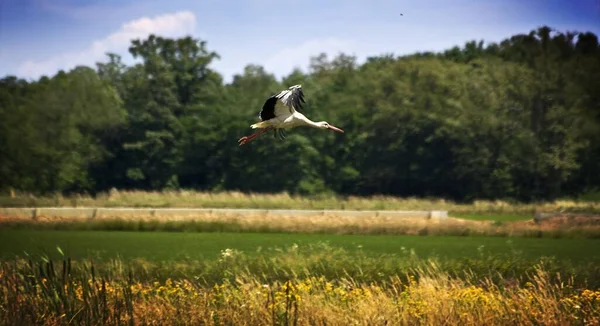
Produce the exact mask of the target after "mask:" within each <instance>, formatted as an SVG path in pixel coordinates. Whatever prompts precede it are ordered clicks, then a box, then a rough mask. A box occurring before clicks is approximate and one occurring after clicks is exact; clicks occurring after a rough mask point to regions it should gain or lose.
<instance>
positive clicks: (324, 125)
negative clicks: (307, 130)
mask: <svg viewBox="0 0 600 326" xmlns="http://www.w3.org/2000/svg"><path fill="white" fill-rule="evenodd" d="M317 126H318V127H319V129H330V130H333V131H337V132H339V133H342V134H343V133H344V131H343V130H342V129H340V128H338V127H336V126H332V125H330V124H329V123H328V122H327V121H320V122H317Z"/></svg>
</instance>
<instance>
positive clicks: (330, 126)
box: [327, 125, 344, 134]
mask: <svg viewBox="0 0 600 326" xmlns="http://www.w3.org/2000/svg"><path fill="white" fill-rule="evenodd" d="M327 128H329V129H331V130H333V131H337V132H339V133H342V134H343V133H344V131H343V130H342V129H340V128H338V127H334V126H332V125H329V126H328V127H327Z"/></svg>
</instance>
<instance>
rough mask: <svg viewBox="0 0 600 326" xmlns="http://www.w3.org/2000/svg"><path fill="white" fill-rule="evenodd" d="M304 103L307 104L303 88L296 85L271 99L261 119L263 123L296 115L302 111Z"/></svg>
mask: <svg viewBox="0 0 600 326" xmlns="http://www.w3.org/2000/svg"><path fill="white" fill-rule="evenodd" d="M303 103H306V102H305V101H304V92H302V86H301V85H294V86H291V87H290V88H288V89H285V90H283V91H281V92H279V94H276V95H273V96H271V97H269V98H268V99H267V100H266V101H265V104H264V105H263V108H262V110H261V111H260V113H259V117H260V119H261V120H262V121H266V120H270V119H273V118H275V117H283V116H288V115H291V114H294V112H295V111H296V110H298V111H300V110H302V108H303V107H302V104H303Z"/></svg>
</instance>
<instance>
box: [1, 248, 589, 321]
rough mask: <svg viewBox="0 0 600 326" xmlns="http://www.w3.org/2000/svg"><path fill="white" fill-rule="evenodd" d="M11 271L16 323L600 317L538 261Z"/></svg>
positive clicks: (4, 312) (4, 277)
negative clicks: (379, 267) (203, 270)
mask: <svg viewBox="0 0 600 326" xmlns="http://www.w3.org/2000/svg"><path fill="white" fill-rule="evenodd" d="M226 258H227V256H226V255H224V256H223V259H225V260H226ZM13 272H15V270H14V269H11V268H10V267H4V268H3V269H2V271H0V279H1V281H0V308H1V309H0V320H1V321H2V322H3V323H5V324H10V325H14V324H22V323H25V324H34V323H35V324H43V325H67V324H72V323H75V324H81V323H85V324H89V325H97V324H127V323H129V324H133V325H174V324H177V325H222V324H227V325H265V324H276V325H356V324H359V325H372V324H373V325H417V324H419V325H420V324H425V325H508V324H511V325H512V324H519V325H580V324H583V325H599V324H600V291H596V290H590V289H574V288H573V287H572V286H571V284H570V282H569V280H563V281H559V282H557V281H553V280H552V278H551V276H550V275H549V274H548V273H546V272H545V271H544V270H543V269H542V268H540V267H538V268H537V270H536V274H535V275H533V278H532V282H528V283H527V284H526V285H525V286H524V287H520V286H508V287H499V286H496V285H494V284H493V283H492V282H489V281H487V280H486V279H483V280H479V281H478V282H472V281H465V280H460V279H456V278H451V277H450V276H448V275H446V274H444V273H442V272H440V271H438V270H436V266H435V265H432V266H430V267H429V268H428V270H426V271H422V275H421V277H419V278H418V279H415V278H413V277H409V278H408V280H406V279H404V278H399V277H394V276H392V277H391V278H390V279H389V281H386V282H379V283H378V282H371V283H360V282H356V281H354V280H352V279H351V278H341V279H338V280H328V279H326V278H324V277H310V276H309V277H304V278H296V279H289V280H287V281H284V282H278V281H276V282H271V283H263V282H261V281H259V280H258V279H257V278H256V277H255V276H248V275H243V274H241V275H238V276H237V277H236V278H235V281H233V282H229V281H225V282H222V283H220V284H214V285H213V286H204V285H201V284H199V283H198V282H197V281H195V280H193V279H192V278H190V279H186V278H184V279H176V280H172V279H167V280H166V281H165V282H159V281H154V282H140V281H135V280H133V279H131V278H127V277H122V278H114V279H107V280H105V279H104V278H102V279H100V277H96V278H93V277H92V278H88V279H76V278H74V279H71V278H70V277H68V276H64V275H63V276H62V278H51V277H50V278H48V277H41V276H38V277H34V275H31V276H32V278H29V279H28V278H23V277H19V276H18V275H17V274H16V273H13ZM2 273H4V274H2ZM9 273H10V274H9ZM117 276H118V275H117Z"/></svg>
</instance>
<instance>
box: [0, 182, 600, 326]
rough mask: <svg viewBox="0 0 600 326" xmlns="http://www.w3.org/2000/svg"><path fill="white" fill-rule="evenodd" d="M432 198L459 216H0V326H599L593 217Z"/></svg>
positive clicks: (363, 204)
mask: <svg viewBox="0 0 600 326" xmlns="http://www.w3.org/2000/svg"><path fill="white" fill-rule="evenodd" d="M123 196H124V197H125V198H124V197H123ZM153 196H156V197H153ZM170 196H171V197H170ZM185 196H188V197H190V198H188V199H181V197H185ZM203 196H207V194H201V193H191V194H185V193H182V192H180V193H168V194H149V193H125V194H123V193H112V194H110V195H109V194H107V197H105V198H103V197H100V198H98V199H94V200H92V199H90V198H87V199H86V198H83V200H82V201H78V202H77V204H81V203H84V204H85V206H94V205H98V206H100V205H101V203H103V201H107V200H112V204H113V206H136V205H139V206H146V205H148V204H149V203H152V204H154V205H167V206H168V205H172V206H179V205H182V206H189V205H188V204H189V203H190V202H195V204H196V205H197V206H196V207H198V206H200V207H201V206H202V205H205V204H207V203H209V200H208V199H206V198H205V197H203ZM219 196H221V197H219ZM236 196H237V195H236V194H232V193H229V194H219V195H216V196H215V197H216V198H217V199H218V200H217V201H216V202H217V203H218V202H219V200H220V201H221V203H222V204H225V203H226V201H228V200H229V201H233V205H232V206H235V205H240V206H237V207H252V206H251V205H255V206H254V207H264V206H265V205H266V206H268V205H272V206H275V208H277V206H278V205H287V204H290V205H292V206H293V205H296V207H295V208H315V207H314V206H315V205H316V206H318V205H322V206H321V207H319V208H353V209H357V208H362V209H432V208H433V206H427V205H432V203H433V202H429V203H428V202H427V201H423V200H408V199H406V200H400V199H392V200H391V202H388V201H386V200H385V199H373V198H371V199H368V200H367V199H355V198H353V199H345V200H341V199H335V200H333V199H323V200H319V199H311V200H307V199H298V198H293V197H289V196H288V197H286V196H285V195H274V196H271V197H269V196H268V195H264V196H262V197H261V196H256V197H252V196H241V197H240V198H241V199H235V197H236ZM17 198H19V197H17ZM111 198H112V199H111ZM178 198H179V199H181V202H180V201H178V200H179V199H178ZM274 198H275V199H274ZM286 198H288V199H286ZM11 200H13V199H11ZM31 200H33V201H35V203H37V204H39V206H53V205H54V206H55V205H58V206H60V205H61V203H62V204H64V206H73V202H71V203H69V202H68V201H63V202H57V203H54V204H52V203H50V202H43V201H38V200H39V199H35V198H34V199H31ZM43 200H47V199H43ZM61 200H64V199H61ZM236 200H237V201H236ZM285 200H288V202H286V201H285ZM377 200H380V201H381V202H378V201H377ZM394 200H395V202H394ZM186 201H188V202H186ZM186 203H187V204H186ZM379 203H381V204H379ZM436 203H438V204H440V205H441V206H443V205H446V206H444V207H437V206H435V208H438V209H448V208H452V209H454V211H455V214H454V216H457V217H460V219H454V218H451V219H448V220H445V221H434V220H423V219H419V220H411V219H394V218H351V217H342V216H333V217H325V216H309V217H302V218H297V217H295V218H293V217H286V216H280V217H273V216H270V217H266V216H256V217H242V216H228V217H225V216H218V215H214V214H208V215H199V216H196V217H195V219H194V220H185V219H181V218H180V217H177V216H169V217H162V216H133V217H127V218H125V217H119V216H108V217H103V218H101V219H96V220H83V221H82V220H72V219H61V218H47V217H44V216H38V219H37V220H31V219H25V220H23V219H13V218H10V217H2V216H0V324H7V325H14V324H48V325H69V324H86V325H96V324H103V325H105V324H133V325H141V324H143V325H158V324H180V325H186V324H189V325H197V324H209V325H223V324H236V325H255V324H275V325H294V324H298V325H338V324H340V325H341V324H343V325H349V324H393V325H416V324H427V325H431V324H434V325H440V324H450V325H456V324H465V325H483V324H485V325H506V324H520V325H540V324H543V325H600V253H598V250H596V248H598V247H599V246H598V244H599V241H600V240H599V239H600V220H599V219H598V218H587V217H576V216H568V217H564V218H558V219H556V218H555V219H550V220H545V221H542V222H538V223H535V222H533V221H532V220H531V215H529V216H527V214H529V213H531V212H533V211H535V210H539V209H540V207H541V206H539V205H521V204H515V205H508V204H506V205H505V204H502V203H484V204H483V205H482V203H478V204H472V205H457V204H452V203H445V202H436ZM4 204H6V202H4ZM125 204H126V205H125ZM184 204H185V205H184ZM336 205H342V206H343V207H340V206H336ZM353 205H354V206H353ZM382 205H383V206H382ZM544 205H545V206H543V205H542V206H543V207H545V208H544V209H547V210H549V211H551V210H555V209H558V210H563V211H569V210H571V211H582V212H584V211H587V212H590V211H592V212H593V211H594V210H595V209H597V206H594V205H597V204H583V203H572V202H570V203H560V204H558V203H553V204H544ZM586 205H587V206H586ZM590 205H591V206H590ZM6 206H16V205H6ZM26 206H31V202H30V203H28V204H27V205H26ZM309 206H312V207H309ZM180 207H181V206H180ZM212 207H215V206H214V205H213V206H212ZM501 207H502V208H501ZM565 207H567V208H565ZM568 207H570V208H568ZM285 208H289V206H286V207H285ZM500 208H501V209H500ZM449 210H450V211H451V212H452V210H451V209H449ZM532 210H533V211H532Z"/></svg>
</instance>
